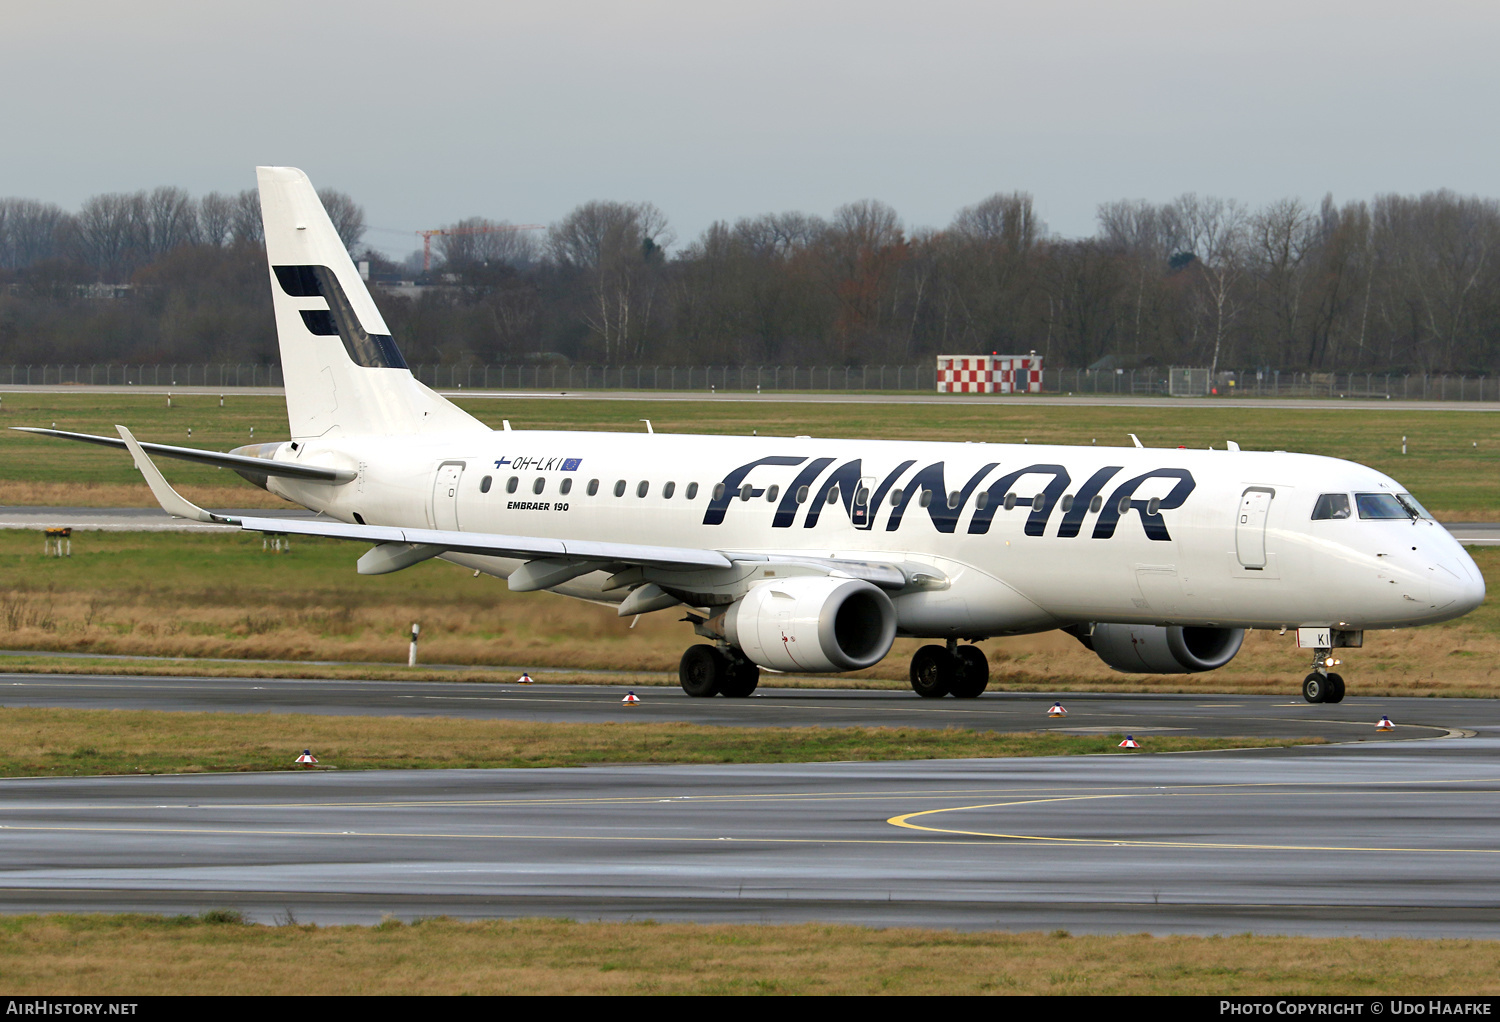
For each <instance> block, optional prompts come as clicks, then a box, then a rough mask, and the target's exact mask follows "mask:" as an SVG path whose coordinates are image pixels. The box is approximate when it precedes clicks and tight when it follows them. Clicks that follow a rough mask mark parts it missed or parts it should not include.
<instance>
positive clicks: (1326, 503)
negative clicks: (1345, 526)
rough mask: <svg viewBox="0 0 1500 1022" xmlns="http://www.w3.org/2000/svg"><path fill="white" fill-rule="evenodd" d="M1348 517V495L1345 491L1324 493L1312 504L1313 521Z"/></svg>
mask: <svg viewBox="0 0 1500 1022" xmlns="http://www.w3.org/2000/svg"><path fill="white" fill-rule="evenodd" d="M1348 517H1349V495H1348V494H1347V493H1325V494H1323V495H1322V496H1321V497H1319V498H1318V502H1317V503H1316V504H1314V505H1313V514H1312V520H1313V521H1315V522H1322V521H1327V520H1328V519H1330V518H1348Z"/></svg>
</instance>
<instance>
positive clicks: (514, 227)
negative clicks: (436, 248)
mask: <svg viewBox="0 0 1500 1022" xmlns="http://www.w3.org/2000/svg"><path fill="white" fill-rule="evenodd" d="M543 229H544V228H543V225H542V224H491V225H490V226H488V227H439V228H436V229H435V230H431V231H418V232H417V233H418V234H420V235H421V236H422V272H423V273H426V272H427V271H429V270H431V269H432V239H433V237H434V236H435V235H445V234H495V233H498V232H500V231H540V230H543Z"/></svg>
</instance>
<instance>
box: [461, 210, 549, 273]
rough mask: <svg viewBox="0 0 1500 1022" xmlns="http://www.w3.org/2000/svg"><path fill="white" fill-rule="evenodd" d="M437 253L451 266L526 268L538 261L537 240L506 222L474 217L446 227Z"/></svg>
mask: <svg viewBox="0 0 1500 1022" xmlns="http://www.w3.org/2000/svg"><path fill="white" fill-rule="evenodd" d="M443 230H444V231H446V232H448V233H445V234H441V235H439V236H438V252H439V254H440V255H442V257H443V262H444V263H446V264H447V265H448V266H450V267H462V266H488V265H501V264H503V265H506V266H513V267H517V268H520V267H526V266H530V265H531V264H532V263H535V262H536V261H537V256H538V249H539V246H538V244H537V241H536V238H534V237H533V236H532V235H531V234H530V233H529V232H527V231H526V230H522V229H518V228H516V227H515V226H514V225H512V224H511V223H509V222H508V221H505V220H487V219H485V218H484V217H479V216H472V217H468V218H467V219H464V220H460V221H458V222H457V223H454V224H446V225H444V227H443Z"/></svg>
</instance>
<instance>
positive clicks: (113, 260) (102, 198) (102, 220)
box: [73, 192, 142, 282]
mask: <svg viewBox="0 0 1500 1022" xmlns="http://www.w3.org/2000/svg"><path fill="white" fill-rule="evenodd" d="M141 198H142V196H141V195H129V194H125V193H122V192H114V193H111V194H108V195H94V196H91V197H89V198H88V199H87V200H85V201H84V203H83V206H82V208H80V209H79V211H78V215H77V216H75V217H74V218H73V250H74V253H75V254H76V256H77V258H78V261H79V262H81V263H84V264H86V265H88V266H91V267H93V269H94V271H95V272H96V273H97V274H98V275H99V278H100V279H101V280H104V281H108V282H117V281H121V280H124V279H125V278H126V277H128V276H129V274H130V270H131V268H132V266H133V264H134V260H135V258H136V251H137V247H136V246H137V241H138V234H139V232H138V224H139V216H140V210H141V205H142V203H141Z"/></svg>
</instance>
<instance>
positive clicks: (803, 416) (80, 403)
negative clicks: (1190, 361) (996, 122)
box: [0, 392, 1500, 520]
mask: <svg viewBox="0 0 1500 1022" xmlns="http://www.w3.org/2000/svg"><path fill="white" fill-rule="evenodd" d="M172 403H173V407H172V408H170V409H168V408H167V406H166V398H165V397H163V396H160V395H149V396H148V395H134V394H96V393H79V394H26V393H22V394H16V393H10V394H6V395H4V400H3V402H0V426H51V425H52V424H53V423H54V422H55V423H56V424H57V428H58V429H67V430H74V431H77V432H83V433H102V434H107V435H109V436H114V435H115V431H114V424H115V423H124V424H125V425H127V426H130V427H131V429H132V430H133V431H134V432H135V434H136V435H137V436H138V437H140V438H141V439H142V440H147V441H155V442H158V443H169V444H178V445H182V446H196V447H204V448H211V449H217V450H228V449H230V448H231V447H237V446H240V445H243V444H247V443H250V442H251V433H250V430H251V428H252V427H253V428H254V430H255V433H254V440H255V441H270V440H280V439H285V437H286V428H287V426H286V409H285V405H284V403H283V402H282V400H281V399H280V398H276V397H252V396H241V395H236V394H234V393H233V392H228V393H227V395H226V397H225V399H224V407H223V408H220V407H219V399H218V397H217V396H211V395H209V396H204V395H199V396H182V395H178V396H176V397H174V398H173V402H172ZM457 403H458V404H460V405H462V406H463V407H464V408H465V409H467V410H468V411H470V412H471V413H473V414H474V415H476V416H478V417H479V418H480V419H482V420H484V421H485V422H487V423H489V424H491V425H493V426H496V427H498V426H499V425H500V420H501V419H502V418H506V419H509V420H510V421H511V424H512V425H513V426H514V427H515V428H517V429H596V430H614V431H626V432H632V431H635V432H638V431H640V430H642V429H644V426H643V425H642V424H641V422H640V420H641V419H644V418H649V419H651V420H652V423H653V425H654V427H655V428H656V430H657V432H662V433H668V432H670V433H686V432H696V433H719V434H741V435H745V434H749V433H750V432H752V431H759V432H760V433H761V434H762V435H777V434H779V435H787V436H790V435H794V434H802V433H805V434H810V435H813V436H830V437H872V438H882V439H915V440H986V441H990V442H1015V443H1019V442H1021V441H1022V440H1029V441H1030V442H1031V443H1034V444H1035V443H1061V444H1088V443H1091V442H1097V443H1099V444H1100V445H1104V446H1126V445H1128V444H1129V443H1130V440H1129V438H1128V437H1127V436H1126V434H1127V433H1136V434H1139V436H1140V437H1141V440H1142V442H1144V443H1145V444H1146V445H1147V446H1148V447H1176V446H1177V445H1179V444H1183V445H1186V446H1188V447H1207V446H1209V445H1212V446H1214V447H1217V448H1219V449H1220V450H1223V448H1224V444H1225V441H1226V440H1235V441H1237V442H1238V443H1239V444H1240V445H1241V446H1242V447H1243V448H1245V449H1247V450H1286V451H1301V452H1305V453H1309V454H1326V455H1331V456H1334V457H1340V458H1348V459H1351V460H1354V461H1358V462H1362V463H1364V464H1366V465H1370V466H1372V467H1374V468H1378V469H1380V470H1381V471H1383V472H1387V473H1389V474H1391V475H1392V476H1394V477H1395V478H1397V479H1399V480H1401V481H1402V482H1403V483H1405V484H1406V485H1407V486H1409V487H1410V488H1411V490H1412V492H1413V493H1415V494H1416V495H1417V497H1418V498H1419V499H1420V500H1421V501H1422V502H1423V503H1424V504H1425V505H1426V506H1427V507H1428V508H1429V509H1430V510H1431V511H1433V512H1434V513H1435V514H1437V515H1438V517H1440V518H1446V519H1449V520H1490V519H1494V518H1500V415H1496V414H1494V413H1489V412H1477V411H1464V410H1454V411H1436V412H1426V411H1420V412H1419V411H1411V410H1408V409H1405V408H1403V407H1402V406H1401V405H1400V404H1398V403H1395V402H1393V403H1392V404H1391V407H1390V408H1388V409H1386V408H1382V409H1379V410H1376V411H1349V410H1339V409H1328V410H1325V409H1319V408H1308V409H1297V410H1292V411H1288V410H1285V409H1276V408H1266V407H1257V406H1256V405H1254V404H1253V403H1250V402H1237V403H1235V404H1232V405H1231V404H1229V403H1228V402H1172V401H1163V402H1162V403H1161V404H1159V405H1157V404H1152V405H1148V406H1133V407H1126V408H1114V407H1097V406H1092V405H1078V406H1068V407H1060V406H1051V405H1037V404H1033V403H1029V402H1028V401H1026V400H1025V399H1024V398H1017V399H1015V400H1013V401H1006V402H995V403H985V404H975V403H967V402H965V403H955V404H953V405H901V404H891V405H882V404H812V403H795V402H777V401H775V400H774V399H771V398H767V399H765V400H764V401H756V402H714V403H709V402H704V403H701V404H700V403H693V402H684V401H661V402H652V401H640V402H636V401H630V402H621V401H588V400H578V401H556V400H537V399H531V400H526V399H520V398H518V399H514V400H511V399H507V398H498V399H497V398H481V399H474V398H460V399H458V402H457ZM189 428H191V429H192V431H193V432H192V436H191V437H189V436H188V429H189ZM1403 436H1405V437H1406V438H1407V444H1408V446H1407V450H1408V454H1407V455H1405V456H1403V455H1402V454H1401V438H1402V437H1403ZM166 471H167V473H168V477H169V478H170V479H171V480H172V481H173V482H174V483H178V484H181V486H182V488H183V492H184V493H185V494H186V495H187V496H189V497H190V498H192V499H195V500H198V501H200V502H202V503H203V504H205V506H211V507H214V506H216V507H274V506H286V505H285V504H284V502H282V501H281V500H280V499H279V498H276V497H272V496H270V495H268V494H266V493H264V492H263V491H261V490H257V489H255V488H254V487H252V486H250V485H249V484H248V483H244V482H242V481H241V480H240V479H239V478H238V477H236V476H234V475H232V474H231V473H227V472H224V471H221V470H218V469H213V468H208V467H203V466H196V465H190V464H188V463H186V462H173V463H168V465H167V466H166ZM0 491H3V496H0V504H28V505H46V504H53V505H79V506H92V507H131V506H139V507H144V506H148V505H150V504H151V498H150V495H149V494H148V493H147V491H146V487H145V485H144V484H143V483H142V482H141V480H140V476H139V475H138V474H137V473H136V472H135V471H134V469H133V468H132V467H131V465H130V459H129V458H128V457H126V456H125V455H124V454H123V453H121V452H117V451H111V450H108V449H106V448H100V447H94V446H92V445H86V444H75V443H69V442H66V441H62V440H51V439H46V438H42V437H32V436H27V435H25V434H21V433H8V432H0Z"/></svg>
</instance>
